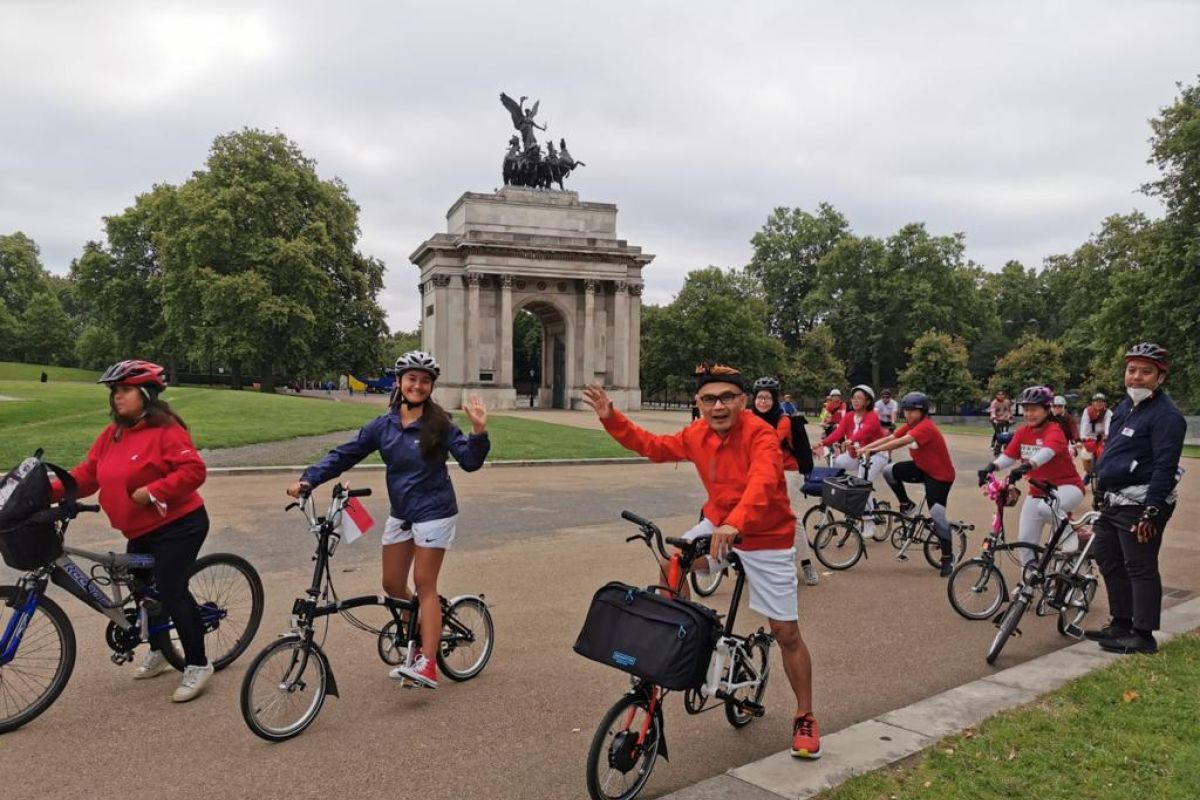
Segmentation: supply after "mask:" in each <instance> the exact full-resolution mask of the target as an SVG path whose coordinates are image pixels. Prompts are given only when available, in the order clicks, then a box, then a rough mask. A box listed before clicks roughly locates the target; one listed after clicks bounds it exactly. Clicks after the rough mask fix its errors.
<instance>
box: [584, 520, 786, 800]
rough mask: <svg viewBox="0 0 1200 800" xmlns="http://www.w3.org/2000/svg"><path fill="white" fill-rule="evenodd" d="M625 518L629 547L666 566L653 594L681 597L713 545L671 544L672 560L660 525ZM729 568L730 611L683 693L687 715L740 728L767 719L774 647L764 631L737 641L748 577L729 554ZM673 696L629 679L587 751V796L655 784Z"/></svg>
mask: <svg viewBox="0 0 1200 800" xmlns="http://www.w3.org/2000/svg"><path fill="white" fill-rule="evenodd" d="M621 517H622V518H623V519H625V520H627V521H629V522H632V523H633V524H634V525H637V526H638V529H639V533H637V534H634V535H633V536H630V537H628V538H627V539H626V540H625V541H627V542H633V541H641V542H643V543H645V545H646V546H647V547H648V548H650V551H651V552H652V553H653V552H654V551H655V549H657V551H658V553H659V555H661V556H662V558H663V559H664V560H666V561H667V562H668V563H669V567H668V569H667V571H666V575H665V579H666V584H665V585H662V586H652V587H649V588H650V589H655V590H658V591H659V593H660V594H663V595H664V596H668V597H678V596H679V594H680V592H681V590H682V589H683V585H684V579H685V577H686V575H687V573H688V571H689V570H690V569H691V567H692V564H693V563H695V561H696V560H697V559H699V558H705V557H707V554H708V546H709V542H710V538H711V537H708V536H699V537H697V538H696V539H694V540H688V539H679V538H667V539H666V540H665V541H666V543H667V544H669V545H672V546H673V547H676V548H678V551H676V552H674V553H671V554H668V553H667V551H666V549H665V548H664V546H663V542H664V539H663V535H662V531H661V530H660V529H659V527H658V526H657V525H655V524H654V523H653V522H651V521H649V520H646V519H643V518H642V517H639V516H638V515H637V514H634V513H632V512H629V511H623V512H621ZM728 560H729V565H730V568H731V569H732V570H733V571H734V573H736V575H737V580H736V582H735V583H734V586H733V594H732V596H731V597H730V600H729V611H728V613H727V615H726V617H725V623H724V626H723V628H722V630H721V633H720V635H719V637H718V639H717V642H716V646H715V648H714V649H713V653H712V657H711V660H710V661H709V665H708V671H707V673H706V677H705V680H704V683H703V685H701V686H698V687H695V688H692V689H687V690H685V691H684V693H683V707H684V710H686V711H687V713H689V714H700V713H703V712H705V711H712V710H715V709H717V708H723V709H724V710H725V719H726V720H727V721H728V722H729V724H730V725H732V726H733V727H735V728H742V727H745V726H746V725H749V724H750V723H751V722H752V721H754V719H755V718H756V717H761V716H762V715H763V714H764V713H765V709H764V708H763V706H762V698H763V695H764V694H765V693H766V690H767V681H768V679H769V678H770V648H771V646H772V645H773V644H774V643H775V639H774V637H772V636H771V634H769V633H767V632H766V631H764V630H763V629H762V628H759V629H758V630H757V631H755V632H754V633H751V634H747V635H739V634H735V633H733V625H734V621H735V618H736V616H737V610H738V604H739V603H740V602H741V599H742V591H743V590H744V588H745V583H746V575H745V573H744V572H743V571H742V565H741V562H740V560H739V559H738V556H737V553H736V552H731V553H730V554H729V556H728ZM670 692H671V690H669V689H664V688H663V687H661V686H656V685H654V684H651V683H647V682H645V681H643V680H641V679H640V678H637V677H632V676H631V687H630V689H629V691H628V692H627V693H626V694H625V695H624V696H623V697H621V699H620V700H618V701H617V702H616V703H615V704H613V706H612V707H611V708H610V709H609V710H608V712H607V713H606V714H605V715H604V717H603V718H602V719H601V721H600V725H599V727H598V728H597V729H596V733H595V735H594V736H593V737H592V743H591V746H590V747H589V748H588V756H587V789H588V795H589V796H590V797H591V798H592V800H632V798H635V797H637V796H638V794H639V793H640V792H641V791H642V789H643V788H644V787H645V785H646V782H647V781H648V780H649V779H650V773H651V771H652V770H653V769H654V764H655V762H656V761H657V760H658V757H659V755H662V757H663V758H666V757H667V736H666V731H665V729H664V724H663V713H662V707H663V702H664V701H665V699H666V697H667V695H668V694H670ZM710 701H712V704H711V705H710Z"/></svg>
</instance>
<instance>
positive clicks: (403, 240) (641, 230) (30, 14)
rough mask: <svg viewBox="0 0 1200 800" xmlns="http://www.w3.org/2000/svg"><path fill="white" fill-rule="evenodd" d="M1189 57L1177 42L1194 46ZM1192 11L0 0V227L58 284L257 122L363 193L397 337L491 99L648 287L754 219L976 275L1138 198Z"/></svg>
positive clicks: (1168, 7)
mask: <svg viewBox="0 0 1200 800" xmlns="http://www.w3.org/2000/svg"><path fill="white" fill-rule="evenodd" d="M1189 53H1190V54H1191V55H1189ZM1197 53H1200V2H1182V1H1181V2H1165V1H1164V2H1148V1H1147V0H1139V1H1138V2H1133V0H1130V2H1121V3H1118V2H1099V1H1098V0H1082V1H1081V2H1054V3H1046V2H1027V3H1024V2H1021V3H1019V2H1006V3H985V2H963V1H960V0H955V1H954V2H903V3H901V2H890V1H889V2H882V1H881V2H874V3H867V2H858V3H828V2H823V3H800V2H794V1H792V2H778V3H767V2H752V3H731V2H728V0H725V2H697V1H696V0H688V1H687V2H672V3H665V2H647V1H642V2H613V1H612V0H610V1H609V2H606V3H594V2H589V3H570V2H563V1H562V0H559V2H532V1H530V0H526V2H522V3H519V4H516V3H513V4H504V3H497V2H483V3H473V4H464V3H451V2H446V3H430V2H421V3H399V2H373V3H367V2H361V3H354V2H347V3H339V4H333V3H329V2H278V3H268V2H251V1H249V0H246V1H243V2H238V3H217V2H204V3H199V2H197V3H191V4H184V3H167V2H156V3H147V4H133V3H120V2H115V1H113V0H110V1H109V2H103V3H95V2H91V3H78V4H66V3H53V2H14V1H13V0H0V109H3V115H2V116H0V233H11V232H13V231H17V230H21V231H24V232H25V233H26V234H28V235H29V236H31V237H33V238H34V239H35V240H36V241H37V242H38V244H39V245H40V246H41V248H42V259H43V262H44V263H45V265H46V266H47V267H48V268H49V269H51V270H52V271H54V272H65V271H66V269H67V267H68V265H69V263H70V260H71V259H72V258H74V257H76V256H77V255H78V254H79V252H80V250H81V248H82V246H83V244H84V242H85V241H87V240H88V239H98V238H101V237H102V232H103V227H102V220H101V218H102V217H103V216H105V215H108V214H114V213H119V212H120V211H121V210H122V209H124V208H125V207H127V206H129V205H130V204H131V203H132V202H133V199H134V197H135V196H136V195H137V194H139V193H141V192H144V191H146V190H148V189H149V188H150V187H151V186H152V185H153V184H155V183H161V182H170V183H179V182H182V181H184V180H186V179H187V177H188V175H189V174H190V173H191V171H192V170H194V169H198V168H200V167H201V166H202V165H203V162H204V159H205V157H206V155H207V150H208V147H209V145H210V144H211V142H212V140H213V138H214V137H215V136H217V135H218V134H221V133H225V132H228V131H231V130H236V129H239V128H242V127H247V126H249V127H258V128H263V129H267V130H274V129H278V130H280V131H282V132H283V133H285V134H287V136H289V137H290V138H291V139H293V140H294V141H295V142H297V143H298V144H299V145H300V147H301V149H302V150H303V151H304V153H305V154H306V155H308V156H309V157H311V158H314V159H316V161H317V162H318V170H319V171H320V173H321V175H322V176H324V177H333V176H338V177H340V178H341V179H342V180H344V181H345V182H346V184H347V185H348V186H349V188H350V192H351V195H352V196H353V197H354V199H355V200H356V201H357V202H358V203H359V205H360V206H361V207H362V217H361V224H362V233H363V236H362V240H361V242H360V246H361V249H362V251H363V252H364V253H367V254H369V255H373V256H376V257H378V258H381V259H382V260H383V261H384V263H385V264H386V265H387V267H388V271H387V277H386V291H385V293H384V295H383V298H382V300H383V303H384V306H385V308H386V309H387V311H388V318H389V321H390V323H391V325H392V327H393V328H412V327H415V325H416V322H417V319H418V311H419V298H418V295H417V293H416V277H417V271H416V268H415V267H413V266H412V265H411V264H410V263H409V262H408V255H409V254H410V253H411V252H412V251H413V250H414V249H415V248H416V247H417V245H419V244H420V243H421V242H422V241H423V240H424V239H426V238H427V237H428V236H430V235H432V234H433V233H436V232H439V231H443V230H445V213H446V210H447V209H448V208H449V207H450V205H451V203H453V202H454V200H455V199H457V197H458V196H459V195H460V194H461V193H462V192H464V191H489V190H491V189H493V188H495V187H496V186H498V185H499V184H500V183H501V180H500V163H501V159H502V156H503V153H504V149H505V143H506V142H507V140H508V137H509V136H510V135H511V134H512V132H513V131H512V129H511V122H510V120H509V117H508V114H507V113H506V112H505V111H504V109H503V108H502V107H501V105H500V103H499V101H498V94H499V92H500V91H505V92H508V94H510V95H512V96H514V97H519V96H520V95H528V96H529V97H530V98H539V99H540V100H541V111H540V114H539V119H540V120H541V121H543V122H549V125H550V133H551V134H553V135H554V137H555V138H556V139H557V138H559V137H566V139H567V140H568V142H569V144H570V149H571V152H572V154H573V155H574V156H575V157H576V158H578V159H581V160H583V161H586V162H587V163H588V166H587V167H585V168H583V169H581V170H580V171H579V172H577V173H576V174H575V175H574V176H572V177H571V179H570V180H569V182H568V188H571V189H574V190H576V191H578V192H579V194H580V197H581V199H583V200H595V201H605V202H614V203H616V204H617V205H618V206H619V208H620V213H619V215H618V219H617V223H618V233H619V235H621V236H622V237H623V238H626V239H628V240H629V241H630V243H632V244H636V245H640V246H641V247H642V248H643V249H644V250H646V251H647V252H650V253H655V254H656V255H657V258H656V259H655V261H654V262H653V263H652V264H651V265H650V266H649V267H648V268H647V269H646V272H645V277H646V283H647V290H646V299H647V300H648V301H649V302H668V301H669V300H670V299H671V297H672V296H673V294H674V293H675V292H676V291H677V290H678V289H679V287H680V285H681V284H682V281H683V277H684V275H686V273H687V272H688V271H689V270H692V269H695V268H697V267H703V266H706V265H709V264H717V265H720V266H729V267H740V266H742V265H744V264H745V263H746V261H747V260H748V259H749V256H750V244H749V240H750V237H751V236H752V235H753V233H754V232H755V231H756V230H757V229H758V228H759V227H760V226H761V225H762V223H763V221H764V220H765V218H766V216H767V214H768V213H769V212H770V211H771V209H772V208H774V207H775V206H779V205H786V206H799V207H803V208H806V209H812V208H814V207H815V206H816V204H817V203H819V202H821V201H828V202H830V203H833V204H834V205H835V206H836V207H837V208H838V209H839V210H841V211H842V212H843V213H844V214H845V215H846V216H847V217H848V218H849V220H850V222H851V224H852V226H853V228H854V230H855V231H856V232H858V233H860V234H875V235H880V236H885V235H887V234H889V233H891V232H893V231H895V230H896V229H897V228H898V227H899V226H900V225H902V224H904V223H906V222H911V221H924V222H925V223H927V225H928V226H929V229H930V230H931V231H932V232H934V233H952V232H956V231H961V232H963V233H965V234H966V237H967V252H968V256H969V257H970V258H972V259H974V260H975V261H977V262H979V263H981V264H983V265H984V266H986V267H987V268H989V269H998V268H999V267H1000V266H1002V265H1003V263H1004V262H1005V261H1007V260H1009V259H1013V258H1015V259H1019V260H1021V261H1023V262H1024V263H1025V264H1027V265H1031V266H1032V265H1040V263H1041V260H1042V258H1043V257H1045V256H1047V255H1050V254H1053V253H1060V252H1066V251H1069V250H1072V249H1074V248H1075V247H1076V246H1077V245H1079V244H1080V243H1081V242H1083V241H1084V240H1085V239H1086V238H1087V236H1088V235H1089V234H1090V233H1091V232H1093V231H1095V230H1097V228H1098V227H1099V223H1100V221H1101V220H1102V219H1103V218H1104V217H1105V216H1106V215H1108V214H1111V213H1116V212H1128V211H1130V210H1132V209H1135V208H1138V209H1142V210H1144V211H1146V212H1148V213H1151V214H1158V213H1159V208H1158V206H1157V204H1156V203H1155V202H1154V201H1152V200H1150V199H1147V198H1145V197H1144V196H1142V195H1140V194H1138V193H1137V192H1136V189H1137V187H1138V186H1139V185H1140V184H1141V183H1143V182H1145V181H1146V180H1148V179H1151V178H1152V177H1153V176H1154V175H1155V174H1156V173H1155V170H1154V168H1153V167H1151V166H1149V165H1147V164H1146V158H1147V155H1148V145H1147V143H1146V140H1147V138H1148V136H1149V134H1150V130H1149V127H1148V126H1147V124H1146V121H1147V119H1148V118H1150V117H1152V116H1154V115H1155V114H1156V113H1157V111H1158V109H1159V108H1160V107H1162V106H1164V105H1167V104H1169V103H1170V102H1171V101H1172V99H1173V98H1174V97H1175V96H1176V87H1175V82H1176V81H1183V82H1185V83H1192V82H1195V80H1196V75H1197V73H1198V72H1200V58H1197Z"/></svg>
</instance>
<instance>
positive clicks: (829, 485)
mask: <svg viewBox="0 0 1200 800" xmlns="http://www.w3.org/2000/svg"><path fill="white" fill-rule="evenodd" d="M870 497H871V482H870V481H864V480H863V479H862V478H858V477H855V476H853V475H839V476H838V477H836V478H827V479H826V480H825V483H824V484H822V486H821V501H822V502H823V503H825V505H827V506H829V507H830V508H832V509H833V510H834V511H841V512H842V513H843V514H845V515H846V516H847V517H861V516H862V515H863V512H865V511H866V510H867V500H869V499H870Z"/></svg>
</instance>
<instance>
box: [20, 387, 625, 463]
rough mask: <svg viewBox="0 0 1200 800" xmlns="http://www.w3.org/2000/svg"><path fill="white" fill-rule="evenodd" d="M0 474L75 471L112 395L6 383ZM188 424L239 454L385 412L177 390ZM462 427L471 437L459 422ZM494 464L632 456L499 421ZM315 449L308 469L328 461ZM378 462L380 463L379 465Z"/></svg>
mask: <svg viewBox="0 0 1200 800" xmlns="http://www.w3.org/2000/svg"><path fill="white" fill-rule="evenodd" d="M0 396H6V397H15V398H18V399H17V400H15V401H4V400H0V469H7V468H8V467H9V466H11V465H13V464H15V463H17V462H18V461H19V460H20V459H21V458H24V457H25V456H26V455H29V454H30V453H32V452H33V451H34V450H36V449H37V448H39V447H41V448H43V449H44V450H45V451H46V457H47V459H49V460H50V461H53V462H55V463H59V464H63V465H66V466H73V465H74V464H76V463H77V462H78V461H79V459H80V458H82V457H83V455H84V454H85V453H86V452H87V449H88V447H90V446H91V444H92V442H93V441H95V438H96V436H97V435H98V434H99V433H100V431H101V430H102V429H103V428H104V426H105V425H106V424H107V423H108V406H107V393H106V392H105V390H104V389H103V387H99V386H96V385H94V384H85V383H73V384H69V383H47V384H41V383H38V382H36V381H33V382H30V381H0ZM163 399H164V400H167V401H169V402H170V404H171V407H172V408H174V409H175V410H177V411H178V412H179V413H180V415H181V416H182V417H183V418H184V419H185V420H186V421H187V423H188V427H189V428H190V429H191V432H192V437H193V439H195V441H196V444H197V446H199V447H201V448H220V447H235V446H238V445H246V444H257V443H260V442H274V441H282V440H285V439H292V438H295V437H297V436H310V435H314V434H319V433H329V432H332V431H341V430H350V429H353V428H357V427H359V426H360V425H362V424H363V423H365V422H366V421H367V420H370V419H373V418H374V417H376V416H378V415H379V414H380V413H381V411H382V408H381V407H380V406H373V405H370V406H369V405H359V404H354V403H334V402H329V401H325V400H316V399H312V398H305V397H293V396H288V395H270V394H262V393H260V392H250V391H245V392H231V391H228V390H222V389H200V388H191V387H174V388H171V389H169V390H168V391H167V392H166V394H164V395H163ZM455 419H456V421H457V422H458V424H459V425H460V426H461V427H462V428H463V429H465V430H470V423H468V422H467V421H466V418H465V417H464V416H462V415H461V413H460V414H456V415H455ZM488 432H489V433H490V435H491V439H492V451H491V454H490V455H489V458H492V459H505V460H509V459H545V458H604V457H612V456H628V455H632V453H629V452H628V451H626V450H625V449H624V448H622V447H621V446H620V445H618V444H617V443H616V442H614V441H613V440H612V439H611V438H610V437H609V436H608V434H606V433H604V432H603V431H598V430H588V429H584V428H574V427H570V426H567V425H554V424H550V423H545V422H538V421H535V420H528V419H518V418H513V417H503V416H494V417H492V418H491V419H490V420H489V422H488ZM324 452H325V450H324V449H323V448H314V452H313V453H312V457H311V458H310V459H309V460H310V461H312V460H316V459H317V458H319V457H320V456H321V455H323V454H324ZM372 460H375V461H378V457H375V458H374V459H372Z"/></svg>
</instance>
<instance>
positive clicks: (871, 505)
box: [821, 410, 889, 535]
mask: <svg viewBox="0 0 1200 800" xmlns="http://www.w3.org/2000/svg"><path fill="white" fill-rule="evenodd" d="M887 435H888V434H887V431H885V430H884V429H883V425H881V424H880V422H879V415H878V414H877V413H875V411H873V410H872V411H862V412H859V411H849V412H847V413H846V415H845V416H844V417H842V421H841V422H840V423H838V426H837V427H836V428H835V429H834V431H833V433H831V434H829V435H828V436H826V437H825V438H824V439H822V440H821V445H822V446H823V447H829V446H830V445H831V444H834V443H836V442H841V441H845V442H846V444H847V447H846V451H845V452H843V453H842V454H841V455H839V456H838V457H837V458H835V459H834V460H833V465H834V466H835V467H837V468H838V469H841V470H845V471H846V474H847V475H858V448H860V447H862V446H864V445H868V444H871V443H872V442H876V441H878V440H880V439H883V438H884V437H886V436H887ZM888 460H889V459H888V454H887V453H872V454H871V459H870V461H869V462H867V474H866V479H867V480H869V481H870V482H871V483H874V482H875V479H876V478H878V477H879V475H880V473H882V472H883V468H884V467H886V466H887V463H888ZM874 509H875V498H874V497H872V498H870V499H869V500H868V501H867V510H868V511H873V510H874ZM869 525H871V526H872V527H873V526H874V523H869ZM870 533H871V532H869V531H868V533H867V535H870Z"/></svg>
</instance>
